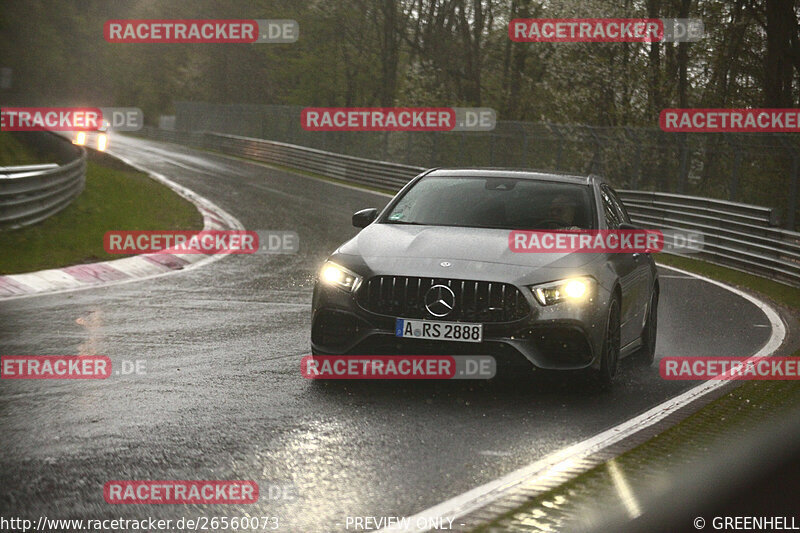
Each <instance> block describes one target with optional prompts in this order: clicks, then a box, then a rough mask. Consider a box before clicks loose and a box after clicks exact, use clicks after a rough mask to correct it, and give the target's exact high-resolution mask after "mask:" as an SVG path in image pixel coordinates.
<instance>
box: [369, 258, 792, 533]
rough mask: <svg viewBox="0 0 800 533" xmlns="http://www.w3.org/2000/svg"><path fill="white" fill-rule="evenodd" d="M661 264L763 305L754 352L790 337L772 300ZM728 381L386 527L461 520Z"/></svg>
mask: <svg viewBox="0 0 800 533" xmlns="http://www.w3.org/2000/svg"><path fill="white" fill-rule="evenodd" d="M658 266H659V268H666V269H669V270H672V271H674V272H679V273H681V274H685V275H688V276H691V277H694V278H697V279H699V280H702V281H705V282H707V283H711V284H713V285H717V286H719V287H722V288H723V289H725V290H728V291H730V292H732V293H734V294H736V295H737V296H740V297H742V298H744V299H745V300H747V301H749V302H751V303H752V304H754V305H755V306H756V307H758V308H759V309H760V310H761V311H762V312H763V313H764V314H765V315H766V316H767V319H768V320H769V322H770V325H771V327H772V335H771V336H770V338H769V339H768V340H767V342H766V343H765V344H764V346H762V347H761V349H760V350H759V351H758V352H756V353H755V354H753V355H752V356H751V357H753V358H756V357H767V356H770V355H772V354H773V353H775V351H776V350H777V349H778V348H779V347H780V345H781V343H782V342H783V339H784V338H785V337H786V327H785V326H784V324H783V320H781V317H780V315H778V313H777V312H776V311H775V310H774V309H773V308H772V307H771V306H770V305H768V304H767V303H765V302H763V301H761V300H759V299H757V298H755V297H753V296H751V295H750V294H747V293H746V292H744V291H741V290H739V289H737V288H735V287H731V286H729V285H726V284H724V283H722V282H719V281H716V280H713V279H710V278H707V277H705V276H700V275H698V274H694V273H692V272H687V271H685V270H681V269H679V268H675V267H671V266H666V265H658ZM726 383H727V381H724V380H710V381H706V382H704V383H702V384H700V385H697V386H696V387H694V388H692V389H689V390H688V391H686V392H684V393H682V394H680V395H678V396H676V397H674V398H671V399H669V400H667V401H665V402H663V403H661V404H659V405H657V406H655V407H653V408H652V409H650V410H648V411H646V412H644V413H642V414H640V415H638V416H636V417H634V418H631V419H630V420H627V421H625V422H623V423H621V424H619V425H617V426H615V427H613V428H611V429H608V430H606V431H604V432H602V433H600V434H598V435H595V436H594V437H591V438H589V439H586V440H584V441H582V442H579V443H577V444H573V445H572V446H569V447H567V448H564V449H562V450H559V451H557V452H555V453H552V454H550V455H548V456H547V457H544V458H543V459H539V460H538V461H535V462H533V463H531V464H529V465H527V466H524V467H522V468H520V469H518V470H515V471H513V472H511V473H510V474H507V475H505V476H503V477H500V478H498V479H496V480H494V481H490V482H489V483H486V484H484V485H481V486H479V487H476V488H474V489H472V490H470V491H467V492H465V493H463V494H460V495H458V496H455V497H453V498H451V499H449V500H447V501H444V502H442V503H440V504H438V505H435V506H433V507H430V508H428V509H425V510H424V511H422V512H420V513H417V514H415V515H413V516H411V517H410V518H409V520H408V521H406V522H405V523H407V524H410V526H411V527H410V528H405V529H398V528H397V527H395V528H392V529H389V528H384V529H382V530H381V531H384V532H388V531H429V530H430V529H429V528H427V527H424V524H426V523H427V520H428V519H434V518H438V517H447V518H450V519H452V518H455V519H458V518H460V517H463V516H465V515H467V514H469V513H471V512H473V511H476V510H478V509H480V508H481V507H483V506H485V505H487V504H489V503H492V502H494V501H496V500H498V499H500V498H502V497H503V496H505V495H506V494H508V493H509V492H510V491H511V490H513V489H514V488H516V487H518V486H519V485H520V484H522V483H523V482H524V483H531V482H532V483H537V482H541V481H546V480H547V479H548V478H552V477H553V475H555V474H558V473H559V472H563V471H564V470H568V469H569V468H570V467H571V466H572V465H574V464H576V462H578V461H580V460H581V459H584V458H586V457H588V456H590V455H593V454H594V453H597V452H599V451H601V450H603V449H605V448H607V447H609V446H611V445H613V444H615V443H617V442H620V441H621V440H623V439H626V438H628V437H630V436H631V435H633V434H634V433H637V432H638V431H641V430H643V429H645V428H647V427H649V426H652V425H654V424H656V423H658V422H660V421H661V420H663V419H664V418H666V417H667V416H669V415H671V414H672V413H674V412H676V411H678V410H679V409H681V408H682V407H685V406H686V405H688V404H690V403H692V402H694V401H695V400H697V399H699V398H702V397H703V396H705V395H706V394H708V393H710V392H712V391H714V390H716V389H718V388H720V387H722V386H723V385H725V384H726ZM417 522H419V524H423V527H417V525H416V524H417Z"/></svg>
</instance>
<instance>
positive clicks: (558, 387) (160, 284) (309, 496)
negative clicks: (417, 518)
mask: <svg viewBox="0 0 800 533" xmlns="http://www.w3.org/2000/svg"><path fill="white" fill-rule="evenodd" d="M112 142H113V143H114V144H113V147H112V148H113V149H112V152H113V151H116V152H117V153H120V154H123V155H125V156H126V157H128V158H130V159H132V160H134V161H136V162H137V163H139V164H141V165H143V166H145V167H147V168H148V169H151V170H154V171H157V172H160V173H162V174H164V175H166V176H167V177H169V178H171V179H173V180H174V181H176V182H178V183H180V184H182V185H185V186H187V187H189V188H190V189H192V190H194V191H195V192H197V193H199V194H201V195H203V196H205V197H207V198H209V199H211V200H213V201H214V202H216V203H217V204H218V205H219V206H221V207H222V208H224V209H226V210H227V211H229V212H230V213H232V214H233V215H234V216H236V217H237V218H238V219H239V220H240V221H241V222H242V223H243V224H244V226H245V227H246V228H247V229H249V230H262V229H263V230H267V229H273V230H293V231H296V232H297V233H298V234H299V236H300V253H298V254H296V255H281V256H279V255H272V256H270V255H255V256H246V255H242V256H230V257H226V258H224V259H223V260H221V261H217V262H215V263H213V264H210V265H207V266H205V267H202V268H200V269H196V270H193V271H189V272H185V273H178V274H175V275H171V276H166V277H163V278H159V279H154V280H146V281H142V282H135V283H129V284H124V285H118V286H112V287H106V288H97V289H91V290H84V291H79V292H73V293H67V294H60V295H52V296H40V297H34V298H28V299H23V300H15V301H6V302H0V354H3V355H12V354H14V355H56V354H60V355H74V354H100V355H107V356H109V357H110V358H111V360H112V362H113V365H114V368H115V369H119V368H120V367H121V365H122V362H123V361H135V360H144V361H145V363H144V365H145V368H146V374H144V375H127V376H123V375H112V376H111V377H110V378H109V379H106V380H77V381H66V380H65V381H55V380H42V381H39V380H22V381H3V382H0V450H2V454H1V457H0V515H2V516H4V517H9V516H19V517H26V518H31V519H37V518H38V516H39V515H46V516H48V517H50V518H111V517H120V516H121V517H125V518H134V517H138V518H142V517H147V516H153V517H156V518H172V519H177V518H180V517H182V516H185V517H197V516H201V515H205V516H214V515H216V516H229V517H232V516H242V515H244V514H247V515H249V516H278V517H279V519H280V524H281V527H280V530H281V531H341V530H344V529H345V523H346V522H345V521H346V518H347V517H348V516H351V517H352V516H367V515H368V516H402V515H410V514H414V513H416V512H419V511H421V510H423V509H426V508H428V507H430V506H432V505H434V504H437V503H439V502H441V501H443V500H445V499H448V498H450V497H452V496H455V495H457V494H460V493H462V492H464V491H467V490H469V489H471V488H473V487H475V486H477V485H479V484H483V483H485V482H488V481H490V480H492V479H495V478H497V477H499V476H501V475H503V474H506V473H508V472H510V471H512V470H514V469H516V468H518V467H521V466H523V465H525V464H527V463H529V462H532V461H534V460H536V459H539V458H541V457H543V456H545V455H546V454H549V453H551V452H554V451H556V450H558V449H561V448H563V447H565V446H567V445H569V444H572V443H575V442H577V441H580V440H583V439H585V438H588V437H591V436H592V435H594V434H596V433H598V432H600V431H602V430H604V429H607V428H609V427H611V426H613V425H616V424H618V423H620V422H622V421H624V420H626V419H628V418H630V417H632V416H634V415H636V414H638V413H640V412H642V411H645V410H646V409H648V408H650V407H652V406H654V405H656V404H658V403H660V402H662V401H663V400H665V399H667V398H669V397H671V396H674V395H676V394H678V393H680V392H681V391H683V390H686V389H688V388H689V387H690V386H692V383H688V382H665V381H663V380H661V379H660V378H659V376H658V369H657V366H653V367H652V368H646V369H645V368H641V367H639V366H636V365H635V364H632V363H631V362H629V361H625V363H627V364H623V366H622V370H621V372H622V373H621V376H620V379H619V383H618V386H617V387H616V389H615V390H614V391H613V392H611V393H605V394H604V393H597V392H592V391H590V390H587V388H586V387H585V386H582V385H580V384H576V383H575V382H574V381H572V380H569V379H556V380H552V379H547V378H542V377H535V378H531V377H524V378H516V379H512V378H504V379H502V380H498V379H495V380H492V381H490V382H469V381H453V382H396V383H393V382H379V383H370V382H363V383H356V384H348V385H343V384H338V385H336V384H334V385H327V386H326V385H322V386H319V384H314V383H311V382H309V381H307V380H304V379H303V378H302V377H301V375H300V372H299V362H300V358H301V356H303V355H306V354H308V353H309V350H310V346H309V330H310V310H311V305H310V302H311V291H312V283H313V282H312V280H313V276H314V272H315V270H316V269H317V268H318V267H319V265H320V264H321V262H322V261H323V260H324V258H325V257H326V255H327V254H328V253H330V252H331V251H332V250H333V249H334V248H336V247H337V246H338V245H339V244H340V243H341V242H343V241H344V240H346V239H347V238H349V237H350V236H352V235H354V234H355V233H356V230H355V228H353V227H352V226H350V215H351V214H352V213H353V212H354V211H356V210H357V209H360V208H364V207H381V206H383V205H384V204H385V203H386V201H387V198H386V197H384V196H379V195H375V194H373V193H370V192H366V191H360V190H356V189H352V188H346V187H341V186H338V185H335V184H332V183H328V182H325V181H320V180H315V179H312V178H307V177H302V176H297V175H294V174H290V173H286V172H282V171H278V170H273V169H270V168H267V167H264V166H259V165H257V164H252V163H246V162H242V161H239V160H234V159H229V158H224V157H221V156H217V155H211V154H208V153H204V152H198V151H192V150H189V149H186V148H182V147H178V146H175V145H168V144H159V143H154V142H150V141H142V140H134V139H113V140H112ZM141 208H142V209H147V206H141ZM108 229H115V228H108ZM3 253H13V250H11V251H8V250H6V251H3ZM661 274H662V276H663V277H662V281H661V283H662V297H661V303H660V309H659V314H660V316H659V320H660V329H659V336H658V348H657V351H658V355H659V356H664V355H675V356H681V355H686V356H711V355H731V356H733V355H736V356H743V355H749V354H752V353H754V352H756V351H757V350H758V349H759V348H760V347H761V346H762V345H763V344H764V343H765V342H766V340H767V339H768V337H769V335H770V329H769V327H760V326H764V325H766V324H768V321H767V319H766V317H765V316H764V315H763V313H762V312H761V311H760V310H759V309H758V308H757V307H755V306H754V305H752V304H750V303H749V302H747V301H745V300H743V299H741V298H740V297H738V296H736V295H734V294H732V293H730V292H728V291H725V290H724V289H721V288H719V287H717V286H714V285H711V284H708V283H705V282H703V281H700V280H697V279H693V278H687V277H685V276H683V275H682V274H676V273H674V272H671V271H667V270H662V271H661ZM114 479H251V480H254V481H256V482H257V483H259V485H260V486H261V498H260V500H259V501H258V503H256V504H254V505H246V506H225V505H217V506H197V505H185V506H184V505H151V506H130V505H110V504H107V503H106V502H105V501H104V499H103V485H104V483H105V482H107V481H109V480H114ZM270 485H289V486H291V489H292V491H293V495H294V496H293V497H292V498H281V499H270V498H269V496H268V487H269V486H270Z"/></svg>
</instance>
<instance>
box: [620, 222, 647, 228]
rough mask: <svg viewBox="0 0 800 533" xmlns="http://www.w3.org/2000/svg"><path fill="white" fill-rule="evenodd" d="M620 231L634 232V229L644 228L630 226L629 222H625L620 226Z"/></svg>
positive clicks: (634, 225)
mask: <svg viewBox="0 0 800 533" xmlns="http://www.w3.org/2000/svg"><path fill="white" fill-rule="evenodd" d="M619 229H624V230H633V229H642V228H640V227H639V226H637V225H636V224H629V223H627V222H623V223H622V224H620V225H619Z"/></svg>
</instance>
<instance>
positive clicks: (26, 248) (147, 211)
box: [0, 151, 203, 274]
mask: <svg viewBox="0 0 800 533" xmlns="http://www.w3.org/2000/svg"><path fill="white" fill-rule="evenodd" d="M202 228H203V217H202V215H201V214H200V213H199V212H198V211H197V208H195V206H194V204H192V203H191V202H189V201H188V200H186V199H184V198H182V197H181V196H179V195H178V194H177V193H176V192H175V191H173V190H172V189H170V188H169V187H167V186H165V185H162V184H161V183H158V182H157V181H155V180H153V179H151V178H149V177H148V176H147V174H144V173H142V172H139V171H137V170H134V169H133V168H131V167H129V166H127V165H125V164H123V163H122V162H120V161H118V160H116V159H114V158H112V157H110V156H108V155H105V154H99V153H94V152H92V151H90V157H89V165H88V169H87V171H86V188H85V189H84V191H83V193H81V195H80V196H79V197H78V198H77V199H76V200H75V201H73V202H72V203H71V204H70V205H69V206H68V207H67V208H66V209H64V210H63V211H61V212H59V213H56V214H55V215H53V216H52V217H50V218H48V219H46V220H44V221H42V222H40V223H38V224H35V225H33V226H28V227H24V228H20V229H15V230H9V231H2V232H0V250H2V251H3V253H0V274H18V273H22V272H31V271H35V270H42V269H46V268H58V267H64V266H70V265H76V264H81V263H91V262H96V261H106V260H109V259H119V258H121V257H125V256H123V255H112V254H108V253H106V252H105V250H104V249H103V235H104V234H105V232H106V231H109V230H161V231H163V230H200V229H202Z"/></svg>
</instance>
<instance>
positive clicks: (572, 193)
mask: <svg viewBox="0 0 800 533" xmlns="http://www.w3.org/2000/svg"><path fill="white" fill-rule="evenodd" d="M592 213H593V211H592V208H591V198H590V194H589V187H588V186H586V185H577V184H570V183H560V182H555V181H540V180H530V179H519V178H517V179H515V178H499V177H447V176H441V177H440V176H436V177H432V176H429V177H425V178H422V179H421V180H420V181H419V182H418V183H417V184H416V185H414V186H413V187H412V188H411V189H409V190H408V191H407V192H406V194H405V195H403V197H402V198H401V199H400V201H399V202H397V204H396V205H395V206H394V208H393V209H392V210H391V212H390V213H389V215H388V216H387V217H386V218H385V220H384V222H385V223H387V224H420V225H430V226H464V227H475V228H501V229H542V230H547V229H593V228H594V224H593V216H592Z"/></svg>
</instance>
